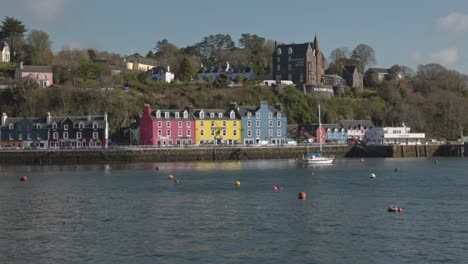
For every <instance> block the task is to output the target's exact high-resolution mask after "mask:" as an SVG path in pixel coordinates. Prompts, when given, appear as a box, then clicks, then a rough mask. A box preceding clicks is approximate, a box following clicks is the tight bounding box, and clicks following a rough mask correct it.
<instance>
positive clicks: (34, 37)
mask: <svg viewBox="0 0 468 264" xmlns="http://www.w3.org/2000/svg"><path fill="white" fill-rule="evenodd" d="M25 50H26V52H27V58H28V60H27V62H28V63H30V64H33V65H48V64H50V63H51V62H52V59H53V53H52V42H51V41H50V39H49V34H47V33H46V32H44V31H42V30H31V32H29V34H28V36H27V37H26V46H25Z"/></svg>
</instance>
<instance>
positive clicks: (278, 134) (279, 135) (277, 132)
mask: <svg viewBox="0 0 468 264" xmlns="http://www.w3.org/2000/svg"><path fill="white" fill-rule="evenodd" d="M276 135H277V136H278V137H281V129H278V130H277V131H276Z"/></svg>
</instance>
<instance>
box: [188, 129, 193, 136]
mask: <svg viewBox="0 0 468 264" xmlns="http://www.w3.org/2000/svg"><path fill="white" fill-rule="evenodd" d="M191 131H192V130H190V129H187V137H191V136H192V135H191V134H192V132H191Z"/></svg>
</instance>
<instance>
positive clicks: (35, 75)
mask: <svg viewBox="0 0 468 264" xmlns="http://www.w3.org/2000/svg"><path fill="white" fill-rule="evenodd" d="M23 78H28V79H29V80H34V81H36V82H37V84H38V85H39V87H41V88H47V87H49V86H51V85H53V84H54V79H53V72H52V67H51V66H38V65H24V64H23V62H21V63H20V65H19V67H18V68H16V71H15V79H17V80H20V79H23Z"/></svg>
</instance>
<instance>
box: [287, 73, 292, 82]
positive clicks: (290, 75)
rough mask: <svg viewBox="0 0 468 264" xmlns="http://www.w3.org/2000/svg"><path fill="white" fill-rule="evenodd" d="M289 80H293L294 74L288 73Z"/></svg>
mask: <svg viewBox="0 0 468 264" xmlns="http://www.w3.org/2000/svg"><path fill="white" fill-rule="evenodd" d="M288 80H290V81H291V80H292V74H291V73H288Z"/></svg>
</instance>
